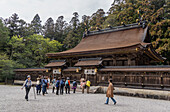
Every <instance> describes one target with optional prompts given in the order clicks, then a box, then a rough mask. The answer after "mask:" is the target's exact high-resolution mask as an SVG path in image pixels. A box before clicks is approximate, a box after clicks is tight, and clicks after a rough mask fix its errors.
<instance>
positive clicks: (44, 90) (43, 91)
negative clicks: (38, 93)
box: [42, 86, 47, 95]
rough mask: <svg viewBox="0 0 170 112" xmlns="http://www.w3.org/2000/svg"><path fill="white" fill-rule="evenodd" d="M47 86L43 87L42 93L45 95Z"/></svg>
mask: <svg viewBox="0 0 170 112" xmlns="http://www.w3.org/2000/svg"><path fill="white" fill-rule="evenodd" d="M46 88H47V87H46V86H42V93H43V95H44V94H45V92H46Z"/></svg>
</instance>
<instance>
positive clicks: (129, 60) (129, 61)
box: [128, 57, 131, 66]
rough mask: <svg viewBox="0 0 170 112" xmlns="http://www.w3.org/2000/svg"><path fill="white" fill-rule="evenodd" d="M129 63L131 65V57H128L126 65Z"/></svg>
mask: <svg viewBox="0 0 170 112" xmlns="http://www.w3.org/2000/svg"><path fill="white" fill-rule="evenodd" d="M130 65H131V58H130V57H128V66H130Z"/></svg>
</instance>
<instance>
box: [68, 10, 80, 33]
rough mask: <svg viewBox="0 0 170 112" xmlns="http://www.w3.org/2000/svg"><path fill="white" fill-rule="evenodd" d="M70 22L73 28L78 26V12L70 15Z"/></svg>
mask: <svg viewBox="0 0 170 112" xmlns="http://www.w3.org/2000/svg"><path fill="white" fill-rule="evenodd" d="M70 23H71V25H72V26H73V30H75V29H76V28H77V27H78V24H79V14H78V12H74V13H73V17H72V19H71V21H70Z"/></svg>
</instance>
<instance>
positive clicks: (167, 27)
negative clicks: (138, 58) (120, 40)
mask: <svg viewBox="0 0 170 112" xmlns="http://www.w3.org/2000/svg"><path fill="white" fill-rule="evenodd" d="M40 16H41V15H38V14H36V15H35V16H34V17H33V19H32V21H31V22H30V23H27V22H26V21H25V20H23V19H21V18H20V17H19V14H16V13H14V14H12V15H11V16H10V17H9V18H0V81H3V80H4V79H5V78H12V74H13V69H15V68H37V67H38V68H39V67H43V66H44V65H45V64H47V63H48V62H49V59H48V58H47V57H46V55H45V54H46V53H50V52H51V53H53V52H61V51H65V50H68V49H71V48H73V47H75V46H76V45H77V44H78V43H79V42H80V41H81V39H82V37H83V33H84V31H86V30H87V29H88V30H90V31H93V30H96V28H100V29H104V28H107V27H108V26H109V25H110V26H120V25H121V24H122V22H123V23H124V24H131V23H136V22H137V21H140V20H141V21H147V24H148V27H149V35H150V37H151V38H152V45H153V47H154V48H155V49H156V51H157V52H158V53H159V54H160V55H162V56H163V57H165V58H167V59H166V61H165V62H160V63H156V64H161V65H167V64H168V65H169V64H170V2H169V0H114V2H113V3H112V4H111V7H110V9H109V10H108V11H104V10H103V9H98V10H97V11H96V12H94V13H93V14H92V15H83V16H82V17H80V16H79V14H78V12H74V13H73V14H72V18H71V20H70V21H65V19H64V16H62V15H61V16H59V17H58V18H51V17H49V18H48V19H47V20H46V22H45V23H42V21H41V18H40Z"/></svg>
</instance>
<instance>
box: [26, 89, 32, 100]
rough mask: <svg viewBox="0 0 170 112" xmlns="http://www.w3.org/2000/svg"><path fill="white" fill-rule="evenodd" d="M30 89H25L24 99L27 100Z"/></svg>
mask: <svg viewBox="0 0 170 112" xmlns="http://www.w3.org/2000/svg"><path fill="white" fill-rule="evenodd" d="M30 89H31V87H25V91H26V95H25V99H28V94H29V91H30Z"/></svg>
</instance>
